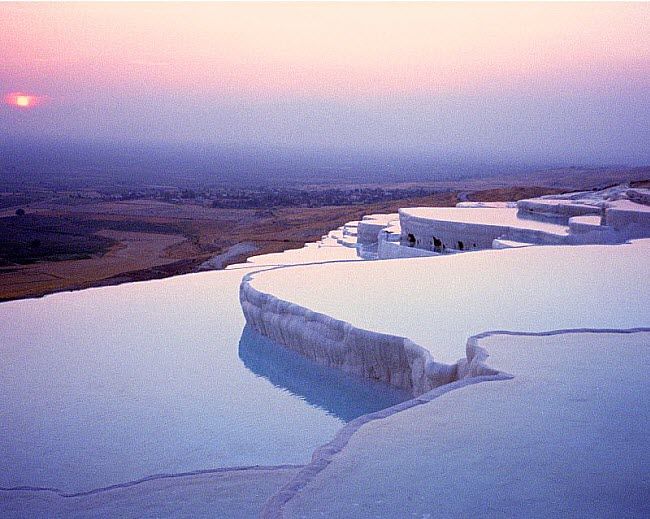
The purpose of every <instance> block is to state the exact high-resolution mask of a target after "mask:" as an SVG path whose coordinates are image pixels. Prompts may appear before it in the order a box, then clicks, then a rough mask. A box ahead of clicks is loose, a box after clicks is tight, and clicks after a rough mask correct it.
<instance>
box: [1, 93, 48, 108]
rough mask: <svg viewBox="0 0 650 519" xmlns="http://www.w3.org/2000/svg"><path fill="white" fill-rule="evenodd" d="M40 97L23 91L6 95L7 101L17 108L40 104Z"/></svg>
mask: <svg viewBox="0 0 650 519" xmlns="http://www.w3.org/2000/svg"><path fill="white" fill-rule="evenodd" d="M39 99H40V98H39V97H38V96H35V95H30V94H24V93H22V92H12V93H10V94H7V95H6V97H5V103H6V104H8V105H10V106H15V107H17V108H33V107H34V106H36V105H37V104H38V101H39Z"/></svg>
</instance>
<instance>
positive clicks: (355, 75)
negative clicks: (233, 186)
mask: <svg viewBox="0 0 650 519" xmlns="http://www.w3.org/2000/svg"><path fill="white" fill-rule="evenodd" d="M0 25H1V26H2V27H3V31H2V32H1V33H0V55H2V56H3V60H2V65H1V68H0V73H1V74H2V81H3V83H4V85H3V86H4V87H5V89H9V90H21V91H22V90H26V89H28V88H38V89H44V90H45V89H46V86H47V85H48V84H49V85H53V86H56V87H57V88H58V89H64V90H67V89H69V90H70V91H71V92H81V91H83V90H86V89H88V88H92V87H94V88H97V89H104V88H120V89H122V88H124V89H127V90H129V91H134V90H135V91H137V90H140V89H142V90H143V92H142V93H143V94H144V95H146V94H147V89H163V90H164V91H174V92H178V93H181V92H183V91H184V90H185V89H189V90H191V91H193V92H196V93H200V94H214V93H216V94H220V95H233V94H235V95H242V94H244V95H246V94H254V95H255V94H265V95H272V96H273V95H280V96H282V95H287V94H289V95H294V94H300V95H308V96H317V97H318V96H326V97H330V96H335V97H337V96H343V97H345V96H350V95H352V96H355V95H368V94H386V93H388V94H391V93H397V94H411V93H420V92H423V91H425V92H442V93H448V92H457V91H459V90H460V91H468V92H471V91H477V90H482V89H486V88H487V89H497V90H502V89H520V88H535V89H545V88H548V89H555V88H558V87H559V88H565V87H569V88H574V87H576V86H579V87H584V88H599V87H604V88H608V87H610V86H611V85H612V83H616V82H617V81H618V80H619V79H620V78H621V77H623V78H625V79H628V80H629V81H635V82H636V81H645V82H647V81H648V77H650V5H648V4H642V3H640V4H627V5H622V4H584V3H577V4H523V5H522V4H511V3H506V4H434V5H431V4H352V5H349V4H341V3H334V4H308V5H301V4H216V5H215V4H127V5H125V4H103V3H100V4H78V3H68V4H60V3H54V4H22V5H18V4H9V5H7V4H3V5H2V6H0ZM44 93H47V92H44Z"/></svg>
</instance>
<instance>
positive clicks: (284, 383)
mask: <svg viewBox="0 0 650 519" xmlns="http://www.w3.org/2000/svg"><path fill="white" fill-rule="evenodd" d="M239 358H240V359H241V360H242V361H243V363H244V365H245V366H246V367H247V368H248V369H250V370H251V371H252V372H253V373H255V374H256V375H258V376H260V377H263V378H265V379H267V380H268V381H269V382H271V383H272V384H273V385H274V386H276V387H279V388H281V389H285V390H287V391H289V392H290V393H292V394H294V395H296V396H298V397H300V398H302V399H304V400H305V401H306V402H307V403H309V404H310V405H312V406H314V407H318V408H320V409H324V410H325V411H327V412H328V413H330V414H332V415H334V416H336V417H337V418H339V419H341V420H343V421H345V422H349V421H351V420H354V419H355V418H357V417H359V416H362V415H364V414H368V413H372V412H375V411H379V410H380V409H385V408H387V407H390V406H393V405H395V404H398V403H400V402H403V401H405V400H408V399H409V398H411V395H410V394H409V393H408V392H406V391H403V390H399V389H395V388H393V387H391V386H388V385H387V384H383V383H380V382H373V381H370V380H364V379H361V378H358V377H355V376H353V375H348V374H346V373H343V372H342V371H340V370H338V369H334V368H328V367H324V366H320V365H318V364H315V363H313V362H311V361H309V360H307V359H305V358H304V357H302V356H301V355H299V354H297V353H295V352H293V351H291V350H288V349H287V348H284V347H282V346H280V345H278V344H276V343H274V342H273V341H271V340H269V339H267V338H266V337H264V336H262V335H260V334H258V333H257V332H255V331H254V330H253V329H252V328H250V327H249V326H246V327H245V328H244V330H243V332H242V335H241V339H240V340H239Z"/></svg>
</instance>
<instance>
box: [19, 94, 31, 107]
mask: <svg viewBox="0 0 650 519" xmlns="http://www.w3.org/2000/svg"><path fill="white" fill-rule="evenodd" d="M30 101H31V100H30V99H29V96H17V97H16V106H22V107H24V108H27V107H28V106H29V105H30V104H31V103H30Z"/></svg>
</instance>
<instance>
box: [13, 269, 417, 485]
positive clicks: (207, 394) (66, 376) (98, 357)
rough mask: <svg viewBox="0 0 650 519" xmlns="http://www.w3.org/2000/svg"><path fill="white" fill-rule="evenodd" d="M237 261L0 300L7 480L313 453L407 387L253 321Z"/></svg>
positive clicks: (93, 478) (53, 481)
mask: <svg viewBox="0 0 650 519" xmlns="http://www.w3.org/2000/svg"><path fill="white" fill-rule="evenodd" d="M241 276H242V271H222V272H210V273H204V274H195V275H188V276H181V277H177V278H171V279H167V280H162V281H152V282H146V283H132V284H127V285H121V286H118V287H107V288H101V289H90V290H84V291H80V292H73V293H62V294H54V295H51V296H48V297H45V298H43V299H38V300H26V301H16V302H11V303H3V304H0V358H1V359H2V362H0V423H1V424H2V434H0V487H3V488H9V487H16V486H31V487H54V488H58V489H61V490H64V491H66V492H79V491H86V490H90V489H94V488H99V487H104V486H107V485H112V484H116V483H123V482H127V481H131V480H134V479H138V478H141V477H144V476H147V475H151V474H158V473H179V472H187V471H193V470H201V469H209V468H215V467H225V466H242V465H277V464H286V463H306V462H308V461H309V459H310V457H311V454H312V452H313V450H314V449H315V448H316V447H318V446H319V445H321V444H323V443H326V442H327V441H329V440H330V439H331V438H332V437H333V436H334V434H335V433H336V431H337V430H338V429H339V428H340V427H341V426H342V425H343V424H344V423H345V422H346V421H349V420H351V419H353V418H356V417H357V416H360V415H362V414H365V413H368V412H372V411H375V410H378V409H382V408H384V407H388V406H390V405H393V404H395V403H398V402H400V401H403V400H405V399H407V398H408V397H409V396H408V395H407V394H406V393H404V392H399V391H395V390H393V389H391V388H389V387H387V386H384V385H380V384H376V383H372V382H367V381H361V380H357V379H356V378H354V377H350V376H347V375H344V374H341V373H340V372H338V371H336V370H331V369H327V368H321V367H319V366H315V365H314V364H312V363H310V362H308V361H306V360H304V359H302V358H301V357H299V356H298V355H296V354H294V353H292V352H289V351H287V350H283V349H282V348H281V347H280V346H277V345H275V344H273V343H270V342H269V341H268V340H266V339H264V338H261V337H259V336H258V335H257V334H255V333H253V332H252V331H251V330H249V329H247V328H245V326H244V325H245V322H244V318H243V316H242V314H241V310H240V307H239V302H238V287H239V281H240V279H241Z"/></svg>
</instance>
